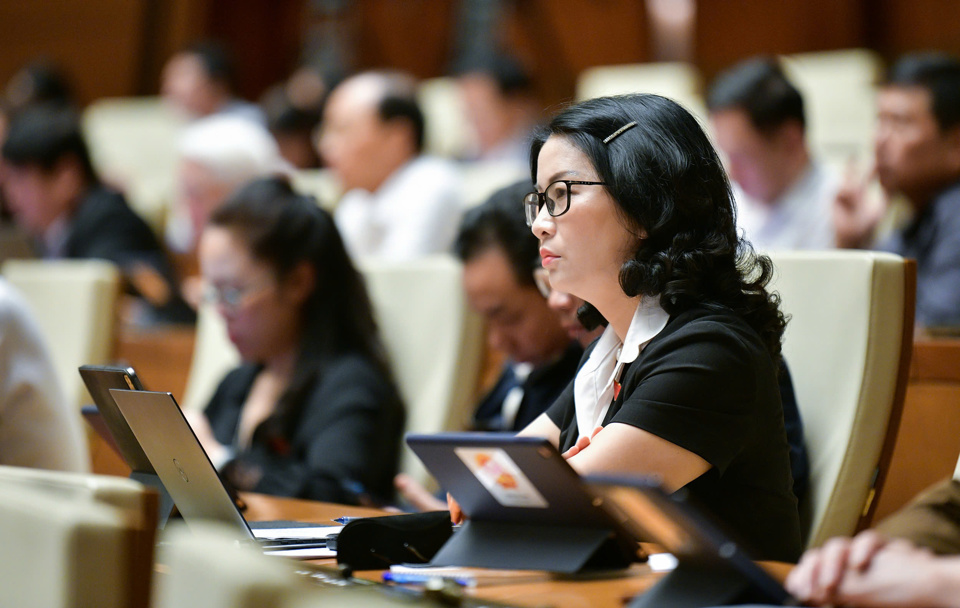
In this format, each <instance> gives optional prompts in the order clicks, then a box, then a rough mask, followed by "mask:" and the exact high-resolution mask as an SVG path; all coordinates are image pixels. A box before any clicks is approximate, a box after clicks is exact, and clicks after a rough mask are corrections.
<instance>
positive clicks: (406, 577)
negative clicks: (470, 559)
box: [383, 572, 470, 587]
mask: <svg viewBox="0 0 960 608" xmlns="http://www.w3.org/2000/svg"><path fill="white" fill-rule="evenodd" d="M434 580H445V581H451V582H453V583H456V584H457V585H460V586H461V587H469V586H470V581H469V580H468V579H465V578H457V577H449V576H437V575H435V574H405V573H404V574H399V573H395V572H384V573H383V581H384V582H386V583H397V584H398V585H411V584H412V585H422V584H424V583H428V582H430V581H434Z"/></svg>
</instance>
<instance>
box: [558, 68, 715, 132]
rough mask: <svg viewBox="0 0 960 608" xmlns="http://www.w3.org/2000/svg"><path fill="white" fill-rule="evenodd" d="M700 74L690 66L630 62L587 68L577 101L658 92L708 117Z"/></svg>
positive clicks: (582, 73)
mask: <svg viewBox="0 0 960 608" xmlns="http://www.w3.org/2000/svg"><path fill="white" fill-rule="evenodd" d="M700 90H701V82H700V73H699V72H698V71H697V68H696V67H694V66H693V65H691V64H689V63H682V62H663V63H630V64H623V65H603V66H596V67H592V68H587V69H585V70H583V71H582V72H580V75H579V76H578V77H577V92H576V98H577V101H583V100H585V99H591V98H593V97H601V96H604V95H622V94H625V93H655V94H657V95H663V96H664V97H669V98H670V99H673V100H675V101H677V102H678V103H680V104H681V105H683V106H684V107H685V108H687V109H688V110H690V112H691V113H693V115H694V116H697V117H700V118H702V117H704V116H706V109H705V105H704V102H703V97H702V95H701V93H700Z"/></svg>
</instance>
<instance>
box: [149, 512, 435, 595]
mask: <svg viewBox="0 0 960 608" xmlns="http://www.w3.org/2000/svg"><path fill="white" fill-rule="evenodd" d="M157 562H158V563H159V564H161V567H162V568H163V571H164V574H163V575H162V576H158V577H157V585H156V586H155V587H154V598H153V604H152V606H153V608H258V607H260V606H270V607H271V608H317V607H320V606H355V607H357V608H388V607H393V606H412V605H431V606H434V605H435V606H440V605H441V603H440V602H427V601H426V600H420V601H418V600H417V599H416V597H415V596H412V595H408V594H397V593H396V591H397V590H396V589H393V590H390V589H389V588H384V587H380V586H377V585H374V584H373V583H370V582H367V581H361V580H357V579H352V580H349V581H348V580H347V579H344V578H341V577H340V575H339V573H337V572H334V571H329V570H328V571H322V572H321V571H319V569H318V568H315V567H312V566H310V565H308V564H302V563H300V564H298V563H297V562H295V561H293V560H291V559H288V558H283V557H274V556H267V555H264V554H263V553H261V552H260V551H258V550H256V549H254V548H252V547H249V546H238V545H237V542H236V535H235V534H233V533H231V532H227V531H225V530H224V529H223V528H221V527H220V526H219V525H218V524H215V523H213V522H208V523H206V524H200V525H197V524H192V525H191V526H190V527H189V530H188V529H187V528H186V527H184V526H177V525H173V526H170V527H169V528H167V529H165V530H164V532H163V545H162V546H161V549H160V551H159V555H158V556H157ZM307 574H313V577H308V576H305V575H307Z"/></svg>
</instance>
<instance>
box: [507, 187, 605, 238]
mask: <svg viewBox="0 0 960 608" xmlns="http://www.w3.org/2000/svg"><path fill="white" fill-rule="evenodd" d="M606 185H607V183H606V182H581V181H575V180H571V179H558V180H557V181H555V182H553V183H551V184H550V185H549V186H547V189H546V190H544V191H543V192H531V193H530V194H528V195H526V196H525V197H523V210H524V212H525V213H526V216H527V226H533V222H534V221H536V219H537V215H539V214H540V208H541V207H543V206H544V205H546V207H547V213H549V214H550V215H551V216H552V217H557V216H560V215H563V214H564V213H566V212H567V210H569V209H570V187H571V186H606Z"/></svg>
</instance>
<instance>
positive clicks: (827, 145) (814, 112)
mask: <svg viewBox="0 0 960 608" xmlns="http://www.w3.org/2000/svg"><path fill="white" fill-rule="evenodd" d="M782 60H783V66H784V71H785V72H786V73H787V76H788V77H789V78H790V79H791V80H792V81H793V82H794V84H795V85H796V86H797V88H798V89H799V90H800V92H801V94H802V95H803V100H804V111H805V112H806V120H807V138H808V139H809V141H810V144H811V147H812V148H813V149H814V151H815V153H816V155H817V156H820V157H822V158H824V159H826V160H827V162H829V163H831V164H833V165H840V167H841V168H843V166H844V165H845V164H846V163H848V162H849V161H850V159H851V158H859V159H870V158H871V157H872V151H873V132H874V122H875V120H876V112H875V111H874V108H875V107H876V96H877V93H876V84H877V81H878V79H879V78H880V77H881V74H882V71H883V62H882V60H881V59H880V57H879V55H877V54H876V53H875V52H874V51H871V50H868V49H844V50H837V51H821V52H815V53H799V54H795V55H787V56H785V57H783V58H782Z"/></svg>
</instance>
